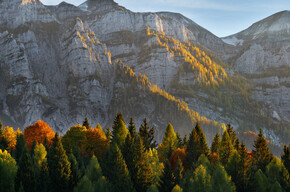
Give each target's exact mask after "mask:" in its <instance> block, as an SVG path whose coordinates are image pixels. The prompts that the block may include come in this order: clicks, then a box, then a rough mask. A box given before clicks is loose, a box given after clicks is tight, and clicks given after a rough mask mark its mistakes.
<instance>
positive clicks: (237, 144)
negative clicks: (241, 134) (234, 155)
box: [234, 138, 241, 151]
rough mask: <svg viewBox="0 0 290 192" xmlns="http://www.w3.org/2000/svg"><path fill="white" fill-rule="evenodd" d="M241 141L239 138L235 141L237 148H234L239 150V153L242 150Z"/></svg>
mask: <svg viewBox="0 0 290 192" xmlns="http://www.w3.org/2000/svg"><path fill="white" fill-rule="evenodd" d="M240 147H241V146H240V140H239V138H237V139H236V141H235V146H234V148H235V150H237V151H239V150H240Z"/></svg>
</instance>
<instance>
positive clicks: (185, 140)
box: [182, 134, 188, 148]
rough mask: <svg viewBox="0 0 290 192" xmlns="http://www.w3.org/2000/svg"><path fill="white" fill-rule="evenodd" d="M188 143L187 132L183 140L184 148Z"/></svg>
mask: <svg viewBox="0 0 290 192" xmlns="http://www.w3.org/2000/svg"><path fill="white" fill-rule="evenodd" d="M187 144H188V138H187V134H185V135H184V137H183V140H182V148H186V147H187Z"/></svg>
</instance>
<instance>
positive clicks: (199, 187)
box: [190, 165, 212, 192]
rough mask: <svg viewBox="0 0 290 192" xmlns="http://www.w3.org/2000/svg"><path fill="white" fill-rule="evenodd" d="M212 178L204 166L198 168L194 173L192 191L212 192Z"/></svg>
mask: <svg viewBox="0 0 290 192" xmlns="http://www.w3.org/2000/svg"><path fill="white" fill-rule="evenodd" d="M211 189H212V187H211V176H210V174H209V173H208V172H207V170H206V168H205V167H204V166H203V165H200V166H199V167H197V168H196V170H195V171H194V177H193V182H192V184H191V189H190V191H193V192H199V191H205V192H209V191H211Z"/></svg>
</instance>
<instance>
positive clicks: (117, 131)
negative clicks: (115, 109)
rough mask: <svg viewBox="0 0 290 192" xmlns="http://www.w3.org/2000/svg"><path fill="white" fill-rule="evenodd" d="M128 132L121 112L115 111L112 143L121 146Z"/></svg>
mask: <svg viewBox="0 0 290 192" xmlns="http://www.w3.org/2000/svg"><path fill="white" fill-rule="evenodd" d="M127 134H128V129H127V128H126V124H125V121H124V118H123V115H122V113H117V115H116V117H115V120H114V124H113V132H112V144H113V145H114V144H117V145H118V147H119V148H121V149H122V148H123V145H124V143H125V140H126V137H127Z"/></svg>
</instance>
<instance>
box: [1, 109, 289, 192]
mask: <svg viewBox="0 0 290 192" xmlns="http://www.w3.org/2000/svg"><path fill="white" fill-rule="evenodd" d="M155 132H156V130H155V128H154V127H151V126H149V125H148V122H147V120H146V119H144V121H143V122H142V124H141V125H140V127H139V129H137V128H136V126H135V124H134V120H133V119H132V118H131V119H130V121H129V123H128V124H126V122H125V120H124V118H123V115H122V114H121V113H117V114H116V116H115V119H114V122H113V124H112V128H111V129H110V128H107V129H106V130H104V129H103V128H102V127H101V126H100V124H97V125H96V126H95V127H93V126H91V125H90V123H89V121H88V119H87V118H85V120H84V122H83V123H82V124H78V125H75V126H73V127H71V128H70V129H69V130H68V131H67V132H66V133H64V134H62V135H59V134H58V133H55V132H54V131H53V129H52V128H51V127H50V126H49V125H48V124H47V123H46V122H44V121H41V120H38V121H37V122H35V124H33V125H30V126H28V127H26V128H25V129H24V131H23V132H21V131H20V130H19V129H18V130H16V131H14V129H13V128H12V127H9V126H6V127H5V128H4V129H3V125H2V123H0V191H1V192H23V191H24V192H66V191H73V192H95V191H96V192H97V191H100V192H123V191H128V192H158V191H159V192H171V191H172V192H182V191H184V192H187V191H193V192H195V191H196V192H200V191H205V192H234V191H237V192H245V191H249V192H254V191H257V192H266V191H267V192H268V191H270V192H288V191H290V178H289V171H290V145H289V146H286V145H285V146H284V148H283V154H282V156H281V157H276V156H274V155H273V154H272V153H271V151H270V149H269V146H268V143H267V140H266V139H265V137H264V135H263V132H262V130H260V132H259V134H258V136H257V138H256V140H255V141H254V143H253V149H252V151H248V150H247V148H246V146H245V144H244V142H243V141H240V140H239V139H238V138H237V134H236V132H235V131H234V129H233V127H232V126H231V125H230V124H228V125H227V128H226V130H225V131H224V133H223V134H222V135H219V134H218V133H217V134H216V135H215V137H214V139H213V141H212V142H211V146H210V147H209V146H208V144H207V141H206V138H205V135H204V133H203V130H202V127H201V125H200V123H199V122H198V121H197V122H196V124H195V125H194V126H193V128H192V131H191V132H190V133H188V135H185V136H184V137H181V135H180V134H179V133H178V132H175V130H174V128H173V126H172V125H171V124H168V126H167V128H166V131H165V134H164V136H163V139H162V142H161V143H160V144H157V143H156V141H155V139H154V135H155Z"/></svg>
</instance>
